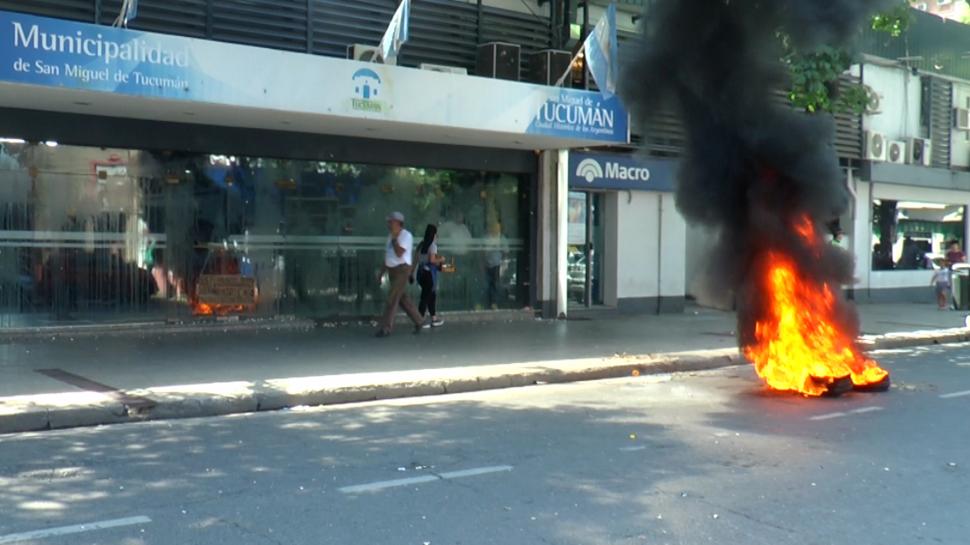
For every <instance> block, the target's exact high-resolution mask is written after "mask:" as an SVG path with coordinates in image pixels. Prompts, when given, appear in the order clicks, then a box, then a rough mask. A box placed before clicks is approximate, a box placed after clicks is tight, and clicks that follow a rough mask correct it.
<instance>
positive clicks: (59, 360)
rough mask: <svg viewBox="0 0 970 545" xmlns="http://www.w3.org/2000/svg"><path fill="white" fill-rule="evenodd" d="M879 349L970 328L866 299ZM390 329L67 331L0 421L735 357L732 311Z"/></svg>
mask: <svg viewBox="0 0 970 545" xmlns="http://www.w3.org/2000/svg"><path fill="white" fill-rule="evenodd" d="M860 313H861V316H862V323H863V331H864V334H865V335H866V337H865V338H864V341H865V342H866V343H868V344H869V345H870V346H872V347H886V346H903V345H913V344H925V343H932V342H949V341H956V340H964V339H966V338H970V333H968V331H967V330H966V329H965V328H964V320H965V315H964V314H963V313H958V312H939V311H937V310H936V309H935V307H933V306H932V305H925V306H919V305H866V306H863V307H861V308H860ZM401 325H402V327H401V328H400V329H399V330H398V331H397V332H396V334H395V335H394V336H392V337H390V338H388V339H375V338H373V336H372V333H373V330H372V329H371V328H369V327H361V326H346V325H344V326H338V325H336V324H323V325H322V326H321V327H316V328H309V327H307V326H306V324H302V325H301V324H292V327H288V328H282V329H281V328H275V327H272V328H270V327H268V328H259V327H257V328H255V329H254V328H235V327H229V326H226V327H220V328H211V327H210V328H208V329H206V330H205V331H202V332H195V333H193V332H183V333H179V334H166V333H164V332H159V331H156V332H147V331H128V332H125V333H124V334H112V333H110V332H103V333H99V334H90V333H87V334H83V335H81V334H77V333H76V332H75V333H63V334H58V335H54V336H50V337H44V338H33V339H29V340H19V341H16V340H14V341H11V340H8V341H7V342H5V343H2V344H0V373H2V376H3V377H4V380H3V381H2V382H0V433H4V432H13V431H26V430H38V429H49V428H61V427H71V426H80V425H94V424H105V423H113V422H125V421H131V420H137V419H145V418H172V417H190V416H204V415H214V414H227V413H234V412H247V411H257V410H271V409H279V408H283V407H291V406H295V405H312V404H328V403H340V402H353V401H366V400H371V399H379V398H390V397H401V396H412V395H429V394H440V393H451V392H460V391H470V390H479V389H486V388H501V387H510V386H519V385H526V384H534V383H541V382H556V381H570V380H589V379H596V378H606V377H613V376H623V375H628V374H630V373H631V372H633V371H634V370H636V371H637V372H640V373H650V372H662V371H677V370H692V369H703V368H712V367H718V366H724V365H731V364H736V363H740V362H741V361H742V360H741V358H740V357H739V356H738V353H737V349H736V347H735V337H734V331H733V329H734V316H733V315H732V314H730V313H724V312H718V311H712V310H707V309H700V308H691V309H689V310H688V311H687V312H686V313H684V314H682V315H663V316H635V317H631V316H625V317H624V316H615V315H605V314H604V315H601V316H597V315H596V313H590V314H589V315H588V316H587V317H586V318H582V319H577V320H568V321H547V320H531V319H530V320H523V319H521V318H519V319H508V320H504V321H496V320H494V319H491V320H489V321H487V322H479V321H468V320H464V321H460V322H457V323H448V324H446V325H445V326H444V327H442V328H439V329H434V330H430V331H429V330H425V331H424V333H423V334H421V335H418V336H415V335H412V334H410V328H409V327H406V324H403V323H402V324H401Z"/></svg>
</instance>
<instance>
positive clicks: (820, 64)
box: [779, 0, 911, 114]
mask: <svg viewBox="0 0 970 545" xmlns="http://www.w3.org/2000/svg"><path fill="white" fill-rule="evenodd" d="M910 18H911V15H910V2H909V1H907V0H900V1H898V2H897V3H896V4H895V5H893V6H892V7H891V8H889V9H887V10H885V11H882V12H880V13H877V14H876V15H874V16H873V17H872V19H871V20H870V25H871V28H872V30H874V31H877V32H885V33H886V34H888V35H889V36H890V37H892V38H898V37H899V36H901V35H903V33H905V32H906V29H907V28H909V23H910ZM779 40H781V44H782V48H783V51H784V54H783V56H782V59H781V60H782V62H783V63H784V64H785V65H786V66H787V67H788V71H789V75H790V80H791V89H790V90H789V92H788V99H789V100H790V101H791V103H792V105H793V106H795V107H796V108H800V109H803V110H805V111H806V112H811V113H815V112H829V113H840V112H853V113H858V114H861V113H863V112H865V111H866V109H867V108H869V107H870V106H871V105H872V104H873V102H874V100H875V97H874V96H873V92H872V90H871V89H870V88H868V87H866V86H864V85H861V84H850V85H846V86H840V85H839V76H841V75H842V74H843V73H845V71H846V70H848V69H849V67H850V66H851V65H852V62H853V56H852V55H851V54H850V53H849V52H848V51H846V50H844V49H841V48H836V47H831V46H827V45H825V46H821V47H819V48H817V49H814V50H812V51H799V50H798V49H797V48H796V47H795V46H794V45H793V44H792V43H791V40H790V39H788V37H787V36H786V35H784V34H781V33H780V34H779Z"/></svg>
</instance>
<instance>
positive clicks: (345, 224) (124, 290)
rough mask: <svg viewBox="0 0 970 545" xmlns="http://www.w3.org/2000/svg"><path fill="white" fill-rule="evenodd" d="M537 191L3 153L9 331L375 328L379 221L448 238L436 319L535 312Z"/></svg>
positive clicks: (459, 176) (315, 167) (442, 179)
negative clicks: (167, 326) (74, 326)
mask: <svg viewBox="0 0 970 545" xmlns="http://www.w3.org/2000/svg"><path fill="white" fill-rule="evenodd" d="M529 191H530V183H529V177H528V176H527V175H514V174H504V173H496V172H479V171H458V170H433V169H421V168H409V167H390V166H379V165H369V164H347V163H337V162H321V161H292V160H278V159H271V158H264V157H236V156H226V155H201V154H188V153H175V152H150V151H140V150H121V149H103V148H93V147H77V146H65V145H60V146H56V147H53V146H48V145H44V144H29V143H21V142H9V141H7V142H2V143H0V326H2V325H7V326H10V325H39V324H44V323H48V322H55V323H60V322H64V321H73V322H88V321H100V320H139V319H147V320H154V319H183V318H188V317H191V316H198V315H205V314H256V315H262V316H273V315H280V314H282V315H296V316H301V317H334V316H353V317H358V316H359V317H365V316H370V315H374V314H376V313H377V312H378V311H379V309H380V307H381V305H382V304H383V300H384V293H385V291H386V286H382V284H381V283H380V282H378V279H377V271H378V269H379V267H380V264H381V261H382V259H383V251H384V244H385V242H386V226H385V220H384V218H385V217H386V215H387V214H388V213H389V212H391V211H395V210H397V211H400V212H402V213H404V215H405V216H406V218H407V220H408V223H407V228H408V229H410V230H411V231H412V233H413V234H414V236H415V241H416V242H417V241H419V240H420V237H421V235H422V234H423V232H424V228H425V225H426V224H428V223H434V224H436V225H438V226H439V234H440V236H439V251H440V253H441V254H442V255H443V256H445V257H446V259H447V260H448V263H449V264H452V265H453V267H452V268H453V270H454V272H449V273H445V274H443V275H442V277H441V283H440V288H439V289H440V291H439V297H438V300H439V308H441V309H442V310H445V311H448V310H476V309H485V308H491V307H493V306H494V307H495V308H520V307H523V306H526V305H528V304H529V291H528V286H529V280H530V276H531V271H530V270H529V254H528V252H529V243H528V240H529V215H530V213H531V211H530V208H529V206H530V199H529V193H528V192H529Z"/></svg>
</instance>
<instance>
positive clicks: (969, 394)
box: [940, 390, 970, 399]
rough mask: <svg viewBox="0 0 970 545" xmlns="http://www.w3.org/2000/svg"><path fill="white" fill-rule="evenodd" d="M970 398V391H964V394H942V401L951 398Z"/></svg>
mask: <svg viewBox="0 0 970 545" xmlns="http://www.w3.org/2000/svg"><path fill="white" fill-rule="evenodd" d="M963 396H970V390H963V391H962V392H950V393H948V394H940V399H950V398H951V397H963Z"/></svg>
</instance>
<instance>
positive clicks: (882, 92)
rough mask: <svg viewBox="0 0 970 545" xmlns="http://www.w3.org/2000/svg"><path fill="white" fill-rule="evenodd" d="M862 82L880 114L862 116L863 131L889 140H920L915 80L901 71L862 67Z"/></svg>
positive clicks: (917, 77) (917, 81) (917, 83)
mask: <svg viewBox="0 0 970 545" xmlns="http://www.w3.org/2000/svg"><path fill="white" fill-rule="evenodd" d="M862 80H863V83H865V84H866V85H868V86H870V87H872V88H873V90H875V91H876V93H877V94H878V95H879V112H880V113H878V114H875V115H867V116H864V118H863V121H862V126H863V128H864V129H865V130H867V131H876V132H881V133H883V134H884V135H886V138H887V139H889V140H903V141H905V140H906V139H907V138H914V137H919V136H921V135H920V96H921V84H920V78H919V76H913V74H912V73H911V72H910V71H909V70H905V69H902V68H896V67H886V66H879V65H875V64H866V65H865V67H864V68H863V70H862Z"/></svg>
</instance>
